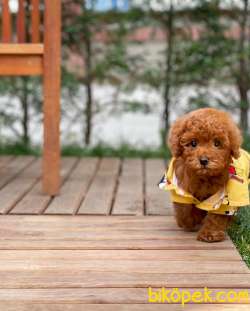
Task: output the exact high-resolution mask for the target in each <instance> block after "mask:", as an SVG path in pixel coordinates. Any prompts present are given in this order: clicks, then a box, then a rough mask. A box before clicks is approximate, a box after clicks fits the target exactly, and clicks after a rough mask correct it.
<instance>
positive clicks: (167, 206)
mask: <svg viewBox="0 0 250 311" xmlns="http://www.w3.org/2000/svg"><path fill="white" fill-rule="evenodd" d="M145 168H146V170H145V175H146V178H145V179H146V180H145V204H146V214H147V215H173V209H172V203H171V201H170V196H169V193H168V192H165V191H163V190H160V189H159V187H158V183H159V181H160V178H161V177H162V176H163V174H164V171H165V165H164V162H163V160H162V159H154V160H146V161H145Z"/></svg>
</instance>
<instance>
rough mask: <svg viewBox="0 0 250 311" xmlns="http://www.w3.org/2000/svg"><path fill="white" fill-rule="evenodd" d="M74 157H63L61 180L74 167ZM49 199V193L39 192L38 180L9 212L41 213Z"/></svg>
mask: <svg viewBox="0 0 250 311" xmlns="http://www.w3.org/2000/svg"><path fill="white" fill-rule="evenodd" d="M76 161H77V159H76V158H64V159H63V160H62V168H61V176H62V182H64V180H65V179H66V178H67V177H68V175H69V174H70V172H71V170H72V168H73V167H74V165H75V163H76ZM50 201H51V197H50V196H49V195H45V194H43V193H42V192H41V184H40V182H38V183H36V185H35V186H34V187H33V188H32V189H31V191H29V192H28V193H27V194H26V195H25V196H24V197H23V199H22V200H21V201H19V202H18V203H17V205H16V206H15V207H14V208H13V209H12V210H11V212H10V213H11V214H41V213H42V212H43V211H44V209H45V208H46V207H47V206H48V204H49V202H50Z"/></svg>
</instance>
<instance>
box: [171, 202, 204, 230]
mask: <svg viewBox="0 0 250 311" xmlns="http://www.w3.org/2000/svg"><path fill="white" fill-rule="evenodd" d="M173 204H174V210H175V218H176V222H177V225H178V226H179V227H181V228H183V229H184V230H185V231H197V230H198V229H199V225H200V224H201V223H202V221H203V219H204V217H205V216H206V214H207V212H205V211H203V210H201V209H198V208H196V207H195V206H194V205H193V204H182V203H173Z"/></svg>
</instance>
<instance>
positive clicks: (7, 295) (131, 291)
mask: <svg viewBox="0 0 250 311" xmlns="http://www.w3.org/2000/svg"><path fill="white" fill-rule="evenodd" d="M153 290H156V289H153ZM158 290H159V289H158ZM179 290H180V291H183V290H184V289H183V288H180V289H179ZM189 291H190V293H191V294H193V293H194V292H195V291H201V292H204V289H198V288H192V289H190V290H189ZM222 291H223V292H227V293H228V292H229V290H227V289H224V288H216V289H212V290H211V302H209V303H211V304H212V303H218V302H219V301H218V300H216V294H217V293H218V292H222ZM240 291H242V289H235V292H237V293H239V292H240ZM13 300H15V302H16V303H66V304H70V303H72V304H78V303H85V304H114V303H116V304H122V303H125V304H126V303H127V304H133V303H136V304H147V303H149V302H148V289H145V288H103V289H101V288H99V289H96V288H81V289H78V288H74V289H73V290H72V288H69V289H1V290H0V302H11V301H13ZM172 303H174V302H170V303H167V304H172ZM232 303H233V302H232ZM234 303H235V304H237V303H239V302H237V301H236V302H234ZM242 303H244V304H246V303H248V304H249V303H250V299H249V298H246V299H242V301H241V304H242ZM175 304H176V302H175ZM187 304H192V305H196V303H193V302H192V301H191V302H187ZM180 306H181V304H180ZM181 307H182V308H183V306H181ZM165 308H166V305H165ZM165 310H166V309H165Z"/></svg>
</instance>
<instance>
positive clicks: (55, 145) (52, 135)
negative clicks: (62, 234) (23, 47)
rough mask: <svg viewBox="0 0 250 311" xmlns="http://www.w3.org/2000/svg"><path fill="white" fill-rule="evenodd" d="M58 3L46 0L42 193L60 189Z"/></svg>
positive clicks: (52, 193)
mask: <svg viewBox="0 0 250 311" xmlns="http://www.w3.org/2000/svg"><path fill="white" fill-rule="evenodd" d="M60 63H61V1H58V0H45V31H44V77H43V79H44V83H43V85H44V108H43V110H44V152H43V191H44V192H45V193H46V194H49V195H56V194H58V192H59V188H60V129H59V125H60V124H59V123H60V78H61V77H60V76H61V72H60Z"/></svg>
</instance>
